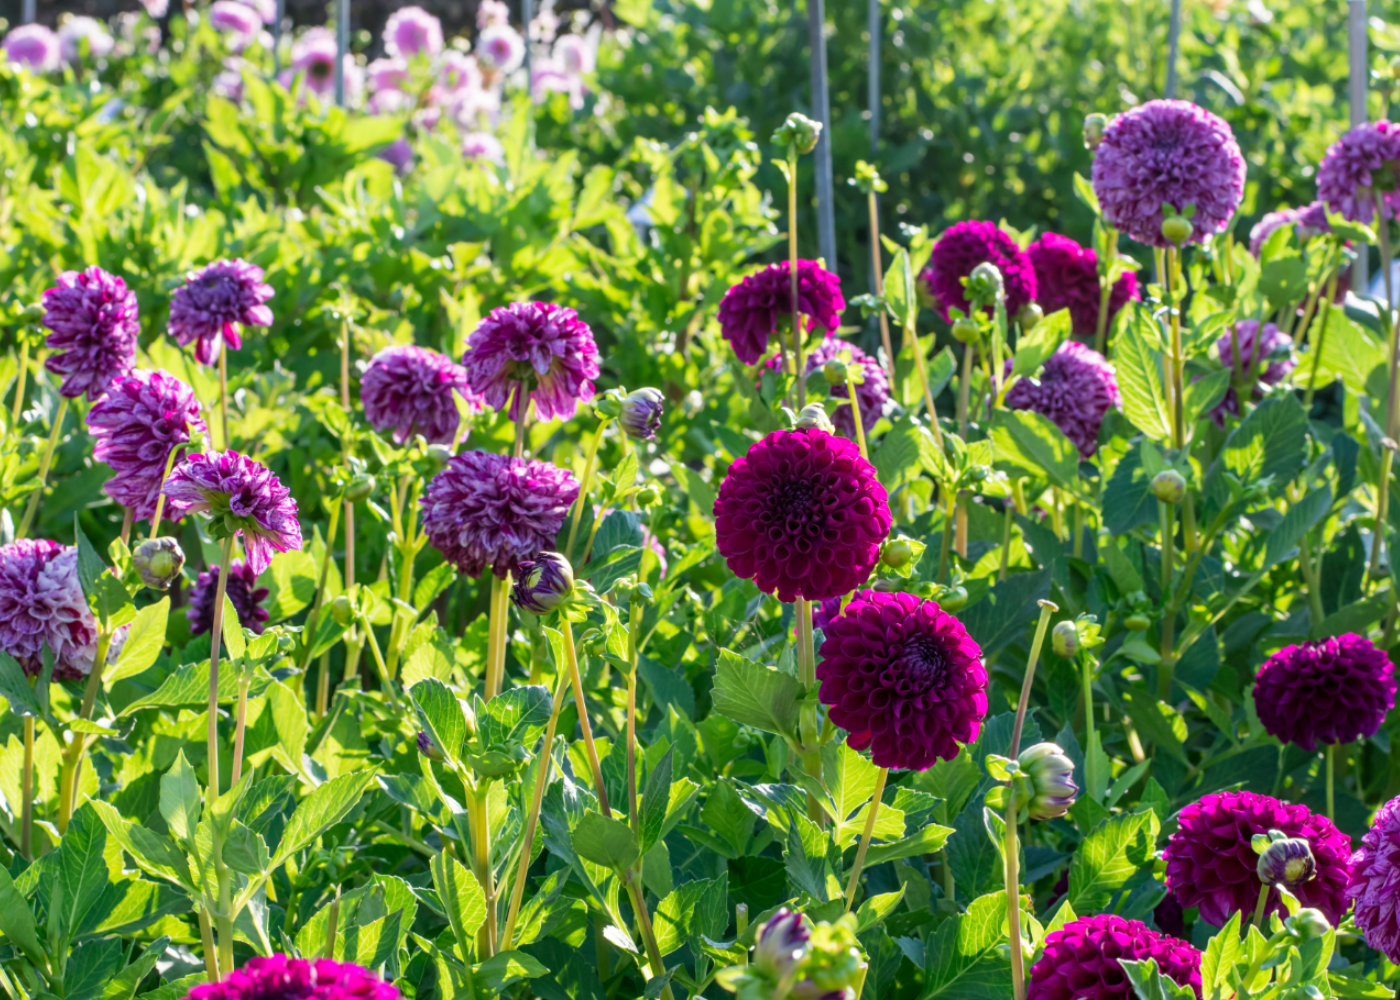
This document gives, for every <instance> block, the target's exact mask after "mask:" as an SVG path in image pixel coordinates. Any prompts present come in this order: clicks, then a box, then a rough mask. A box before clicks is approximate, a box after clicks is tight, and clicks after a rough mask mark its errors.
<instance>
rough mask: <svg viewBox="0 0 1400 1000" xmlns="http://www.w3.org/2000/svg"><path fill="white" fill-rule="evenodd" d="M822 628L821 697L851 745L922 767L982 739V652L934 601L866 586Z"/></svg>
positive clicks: (877, 758) (887, 762)
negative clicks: (846, 734)
mask: <svg viewBox="0 0 1400 1000" xmlns="http://www.w3.org/2000/svg"><path fill="white" fill-rule="evenodd" d="M822 634H823V635H825V636H826V639H825V641H823V642H822V648H821V657H822V659H821V662H820V663H819V664H817V679H818V680H819V681H821V700H822V702H823V703H825V704H826V705H828V706H829V707H830V712H829V713H828V714H829V717H830V718H831V721H832V722H834V723H836V724H837V725H838V726H840V727H841V728H842V729H844V730H846V731H847V732H848V733H849V734H850V735H849V736H847V737H846V743H847V744H848V745H849V746H850V747H851V748H852V749H853V750H864V749H865V748H866V747H869V748H870V754H871V760H873V761H874V762H875V763H876V764H877V765H878V766H880V767H898V768H907V769H909V770H914V771H922V770H924V769H925V768H928V767H930V766H932V765H933V764H934V763H935V762H936V761H940V760H952V759H953V758H954V757H956V756H957V755H958V746H959V744H966V743H974V742H976V740H977V736H978V734H979V733H981V731H982V720H983V718H985V717H986V714H987V671H986V669H985V668H984V667H983V666H982V649H981V647H979V646H978V645H977V643H976V642H975V641H973V639H972V637H971V636H969V635H968V634H967V629H965V628H963V625H962V622H960V621H958V620H957V619H956V618H954V617H953V616H952V615H950V614H948V612H946V611H944V610H943V609H942V608H940V607H939V606H938V605H937V604H936V603H935V602H933V601H924V600H920V599H919V598H918V597H916V596H915V595H913V594H902V593H890V594H886V593H881V592H879V591H874V590H862V591H861V592H860V593H858V594H856V596H855V598H854V599H853V600H852V601H851V603H850V604H848V605H846V610H845V611H843V612H842V613H841V614H840V615H839V616H838V617H837V618H836V619H835V620H833V621H831V622H830V623H828V624H827V625H826V626H825V627H823V629H822Z"/></svg>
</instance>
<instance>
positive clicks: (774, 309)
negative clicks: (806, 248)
mask: <svg viewBox="0 0 1400 1000" xmlns="http://www.w3.org/2000/svg"><path fill="white" fill-rule="evenodd" d="M797 307H798V310H799V311H800V312H801V313H802V315H804V316H806V317H807V327H806V328H807V330H809V331H810V330H813V329H815V328H816V327H821V328H822V329H824V330H826V331H827V332H828V333H834V332H835V331H836V328H837V327H839V326H840V325H841V310H843V309H845V308H846V300H845V298H844V297H842V295H841V279H840V278H838V277H837V276H836V275H834V274H832V273H831V272H830V271H828V270H827V269H826V268H824V267H822V266H821V264H819V263H817V262H816V261H814V260H799V261H798V262H797ZM791 316H792V268H791V267H790V266H789V263H788V261H781V262H779V263H777V264H769V265H768V266H767V267H765V268H763V269H762V270H759V271H755V272H754V273H753V274H751V275H749V276H748V277H746V278H744V279H743V280H742V281H740V282H739V283H738V284H737V285H731V286H730V287H729V291H727V292H725V293H724V298H723V299H722V300H721V301H720V304H719V326H720V330H721V331H723V333H724V339H725V340H727V341H729V344H730V346H731V347H733V348H734V353H735V354H736V355H737V356H738V358H739V360H740V361H742V362H743V363H744V364H746V365H756V364H758V363H759V362H760V361H761V360H763V356H764V355H765V354H767V353H768V338H769V337H771V336H773V334H774V332H775V331H776V330H777V329H778V323H779V322H780V321H781V320H783V319H787V318H790V317H791Z"/></svg>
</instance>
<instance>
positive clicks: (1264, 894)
mask: <svg viewBox="0 0 1400 1000" xmlns="http://www.w3.org/2000/svg"><path fill="white" fill-rule="evenodd" d="M1272 889H1273V886H1270V885H1261V886H1260V887H1259V901H1258V902H1257V903H1255V904H1254V920H1253V924H1254V926H1255V927H1257V928H1259V930H1261V931H1262V930H1263V929H1264V908H1265V907H1267V906H1268V905H1269V892H1270V891H1271V890H1272Z"/></svg>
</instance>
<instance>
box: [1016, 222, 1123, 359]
mask: <svg viewBox="0 0 1400 1000" xmlns="http://www.w3.org/2000/svg"><path fill="white" fill-rule="evenodd" d="M1026 254H1027V256H1029V257H1030V259H1031V265H1032V266H1033V267H1034V268H1035V288H1036V293H1035V296H1036V298H1035V300H1036V302H1038V303H1039V304H1040V307H1041V308H1042V309H1044V310H1045V313H1046V315H1049V314H1050V313H1053V312H1059V311H1060V310H1061V309H1068V310H1069V316H1070V322H1071V324H1072V329H1073V330H1074V335H1075V336H1076V337H1093V336H1094V335H1095V334H1096V333H1098V328H1099V303H1100V301H1101V299H1102V298H1103V296H1102V294H1101V290H1102V289H1101V286H1100V284H1099V255H1098V254H1096V253H1095V252H1094V251H1093V250H1090V249H1089V248H1088V247H1082V246H1080V245H1079V244H1078V243H1076V242H1075V241H1074V240H1072V239H1070V238H1069V237H1068V236H1061V235H1060V234H1059V233H1046V234H1045V235H1043V236H1041V237H1040V239H1038V240H1036V241H1035V242H1034V243H1032V244H1031V245H1030V246H1029V247H1027V248H1026ZM1141 297H1142V296H1141V293H1140V292H1139V291H1138V283H1137V273H1136V272H1135V271H1124V272H1123V274H1122V276H1121V277H1119V279H1118V280H1117V281H1116V282H1114V284H1113V291H1111V292H1109V294H1108V322H1109V323H1112V322H1113V317H1115V316H1117V315H1118V311H1119V310H1120V309H1122V308H1123V306H1124V305H1126V304H1127V303H1128V302H1135V301H1137V300H1138V299H1139V298H1141Z"/></svg>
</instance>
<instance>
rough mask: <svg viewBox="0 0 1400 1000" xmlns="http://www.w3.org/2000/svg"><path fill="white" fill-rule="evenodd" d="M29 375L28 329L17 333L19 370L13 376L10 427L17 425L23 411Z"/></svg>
mask: <svg viewBox="0 0 1400 1000" xmlns="http://www.w3.org/2000/svg"><path fill="white" fill-rule="evenodd" d="M28 375H29V331H28V330H22V331H21V332H20V334H19V371H18V372H17V373H16V376H15V402H14V406H12V407H11V408H10V429H11V430H14V429H16V428H17V427H19V418H20V414H22V413H23V412H24V383H25V379H26V377H27V376H28Z"/></svg>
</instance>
